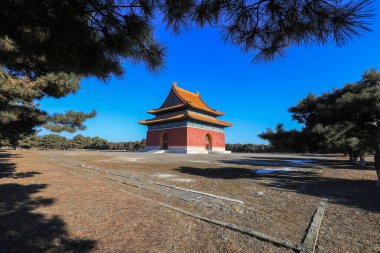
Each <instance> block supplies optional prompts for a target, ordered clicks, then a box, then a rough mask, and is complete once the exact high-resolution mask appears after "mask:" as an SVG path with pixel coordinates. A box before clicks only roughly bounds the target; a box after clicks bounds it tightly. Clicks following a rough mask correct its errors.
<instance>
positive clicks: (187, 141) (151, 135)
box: [145, 127, 226, 148]
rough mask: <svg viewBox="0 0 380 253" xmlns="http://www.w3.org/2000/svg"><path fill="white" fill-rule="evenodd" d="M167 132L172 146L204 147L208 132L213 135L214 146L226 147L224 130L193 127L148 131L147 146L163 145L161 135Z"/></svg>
mask: <svg viewBox="0 0 380 253" xmlns="http://www.w3.org/2000/svg"><path fill="white" fill-rule="evenodd" d="M164 133H167V134H168V140H169V147H170V146H193V147H204V146H205V137H206V134H210V135H211V143H212V147H218V148H224V147H225V145H226V143H225V137H224V133H223V132H217V131H211V130H205V129H199V128H193V127H181V128H172V129H163V130H155V131H148V132H147V136H146V144H145V145H146V146H161V143H160V140H161V136H162V135H163V134H164Z"/></svg>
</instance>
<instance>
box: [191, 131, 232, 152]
mask: <svg viewBox="0 0 380 253" xmlns="http://www.w3.org/2000/svg"><path fill="white" fill-rule="evenodd" d="M206 134H210V135H211V143H212V147H218V148H224V147H225V145H226V141H225V138H224V133H223V132H217V131H211V130H206V129H200V128H193V127H188V128H187V146H196V147H204V146H205V137H206Z"/></svg>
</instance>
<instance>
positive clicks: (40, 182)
mask: <svg viewBox="0 0 380 253" xmlns="http://www.w3.org/2000/svg"><path fill="white" fill-rule="evenodd" d="M0 159H1V160H0V188H1V189H0V199H1V205H0V218H1V219H0V231H4V232H2V236H1V238H0V252H22V251H24V252H86V251H98V252H252V251H253V252H284V251H288V250H289V249H287V248H281V247H278V246H276V245H274V244H272V243H270V242H266V241H262V240H259V239H257V238H254V237H251V236H248V235H244V234H241V233H239V232H236V231H232V230H229V229H226V228H223V227H220V226H216V225H212V224H209V223H206V222H203V221H199V220H197V219H194V218H191V217H189V216H185V215H183V214H180V213H177V212H175V211H173V210H170V209H168V208H165V207H163V206H161V205H159V202H161V203H166V204H170V205H172V206H176V207H179V208H182V209H184V210H187V211H190V212H193V213H195V214H198V215H202V216H205V217H210V218H213V219H218V220H222V221H225V222H230V223H234V224H237V225H239V226H241V227H247V228H250V229H254V230H256V231H260V232H262V233H265V234H267V235H270V236H274V237H277V238H280V239H283V240H288V241H290V242H292V243H293V244H301V243H302V241H303V239H304V237H305V233H306V231H307V228H308V226H309V224H310V221H311V219H312V216H313V214H314V212H315V208H316V207H317V205H318V203H319V201H320V199H321V198H322V197H328V198H329V203H328V206H327V209H326V213H325V216H324V219H323V221H322V226H321V231H320V236H319V240H318V245H317V251H318V252H379V251H380V243H379V242H380V203H379V199H380V191H379V189H377V188H376V182H375V171H373V170H371V169H370V167H368V168H354V167H352V166H351V165H349V164H347V162H346V161H345V158H343V157H333V156H318V157H308V156H302V155H298V156H297V155H276V154H255V155H253V154H233V155H178V154H177V155H176V154H148V153H124V152H85V151H14V152H13V151H12V152H1V153H0ZM291 159H293V160H294V161H288V160H291ZM302 160H308V161H306V163H302ZM297 161H298V162H297ZM265 168H276V169H279V168H289V170H290V171H287V172H278V173H273V174H257V173H255V170H257V169H265ZM112 173H116V175H115V174H112ZM151 182H155V183H163V184H166V185H171V186H178V187H182V188H187V189H192V190H196V191H202V192H206V193H210V194H216V195H220V196H224V197H228V198H233V199H238V200H241V201H243V202H244V205H240V204H236V203H234V202H230V201H225V200H220V199H215V198H211V197H207V196H202V195H199V194H194V193H190V192H186V191H180V190H176V189H169V188H167V187H163V186H160V185H158V184H154V183H153V184H152V183H151ZM3 235H4V236H3ZM289 251H290V250H289Z"/></svg>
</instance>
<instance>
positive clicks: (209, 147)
mask: <svg viewBox="0 0 380 253" xmlns="http://www.w3.org/2000/svg"><path fill="white" fill-rule="evenodd" d="M205 149H206V150H209V151H210V150H212V139H211V134H206V136H205Z"/></svg>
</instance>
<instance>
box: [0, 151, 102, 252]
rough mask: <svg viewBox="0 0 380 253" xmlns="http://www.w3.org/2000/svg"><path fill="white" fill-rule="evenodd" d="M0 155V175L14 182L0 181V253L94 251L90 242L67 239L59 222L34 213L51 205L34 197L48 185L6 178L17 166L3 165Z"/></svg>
mask: <svg viewBox="0 0 380 253" xmlns="http://www.w3.org/2000/svg"><path fill="white" fill-rule="evenodd" d="M1 155H2V158H3V159H2V160H0V175H7V176H6V177H12V178H14V179H16V180H15V181H14V183H13V182H12V183H3V182H2V181H1V179H0V252H1V253H3V252H4V253H5V252H7V253H8V252H28V253H34V252H88V251H90V250H91V249H93V248H94V247H95V245H96V242H95V241H93V240H85V239H77V238H70V237H69V235H68V232H67V227H66V224H65V222H64V220H63V219H62V218H60V217H59V216H52V217H46V216H45V215H44V214H42V213H39V212H38V211H37V209H38V208H40V207H44V206H49V205H52V204H54V199H50V198H42V197H37V196H34V194H36V193H38V192H40V191H43V190H45V189H46V188H47V187H48V185H46V184H29V185H24V184H18V183H16V182H17V179H18V178H20V177H13V176H12V175H10V174H9V172H10V173H15V169H16V165H15V164H12V163H8V162H6V161H5V160H4V156H5V155H4V153H2V154H1ZM8 155H9V154H8ZM4 171H6V172H7V173H5V174H4ZM16 174H17V173H16ZM34 175H35V174H33V173H32V174H29V175H28V176H34ZM3 179H4V178H3Z"/></svg>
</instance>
